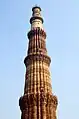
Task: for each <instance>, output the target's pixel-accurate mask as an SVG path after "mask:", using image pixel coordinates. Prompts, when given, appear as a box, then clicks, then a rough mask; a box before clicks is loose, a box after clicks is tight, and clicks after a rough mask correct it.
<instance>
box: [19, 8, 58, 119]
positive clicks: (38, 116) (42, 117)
mask: <svg viewBox="0 0 79 119" xmlns="http://www.w3.org/2000/svg"><path fill="white" fill-rule="evenodd" d="M32 11H33V14H32V17H31V19H30V24H31V30H30V31H29V32H28V39H29V44H28V52H27V56H26V57H25V59H24V64H25V66H26V73H25V87H24V95H23V96H22V97H21V98H20V99H19V106H20V109H21V119H56V108H57V104H58V101H57V97H56V96H54V95H53V93H52V86H51V77H50V71H49V66H50V62H51V59H50V57H49V56H48V55H47V49H46V32H45V31H44V28H43V18H42V16H41V8H40V7H38V6H35V7H33V8H32Z"/></svg>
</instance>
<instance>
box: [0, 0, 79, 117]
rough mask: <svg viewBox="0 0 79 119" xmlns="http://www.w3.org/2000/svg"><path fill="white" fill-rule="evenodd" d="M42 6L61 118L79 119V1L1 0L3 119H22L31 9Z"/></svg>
mask: <svg viewBox="0 0 79 119" xmlns="http://www.w3.org/2000/svg"><path fill="white" fill-rule="evenodd" d="M36 4H38V5H39V6H40V7H41V8H42V15H43V17H44V28H45V31H46V32H47V49H48V54H49V56H50V57H51V59H52V62H51V68H50V69H51V79H52V87H53V93H55V94H56V95H57V97H58V103H59V104H58V108H57V118H58V119H79V0H0V119H20V109H19V103H18V102H19V97H20V96H21V95H22V94H23V88H24V74H25V66H24V63H23V60H24V57H25V56H26V52H27V46H28V39H27V37H26V36H27V32H28V31H29V29H30V24H29V19H30V17H31V13H32V12H31V8H32V7H33V6H34V5H36Z"/></svg>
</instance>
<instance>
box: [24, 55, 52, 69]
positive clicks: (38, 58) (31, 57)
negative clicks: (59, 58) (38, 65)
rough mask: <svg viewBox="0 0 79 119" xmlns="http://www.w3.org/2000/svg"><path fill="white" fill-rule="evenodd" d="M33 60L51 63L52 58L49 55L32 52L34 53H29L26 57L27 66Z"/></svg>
mask: <svg viewBox="0 0 79 119" xmlns="http://www.w3.org/2000/svg"><path fill="white" fill-rule="evenodd" d="M32 61H43V62H45V63H47V64H48V65H50V62H51V59H50V57H48V56H47V55H43V54H32V55H28V56H27V57H26V58H25V59H24V64H25V65H26V67H27V66H28V65H29V64H31V63H32Z"/></svg>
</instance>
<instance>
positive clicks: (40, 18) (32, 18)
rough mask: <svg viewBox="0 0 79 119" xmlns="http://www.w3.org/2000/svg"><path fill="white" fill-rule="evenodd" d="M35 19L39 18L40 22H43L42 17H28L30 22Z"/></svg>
mask: <svg viewBox="0 0 79 119" xmlns="http://www.w3.org/2000/svg"><path fill="white" fill-rule="evenodd" d="M35 19H39V20H41V21H42V23H43V18H42V17H39V16H34V17H31V19H30V23H31V24H32V21H33V20H35Z"/></svg>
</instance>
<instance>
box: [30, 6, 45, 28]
mask: <svg viewBox="0 0 79 119" xmlns="http://www.w3.org/2000/svg"><path fill="white" fill-rule="evenodd" d="M32 12H33V13H32V17H31V19H30V23H31V29H34V28H37V27H39V28H41V29H43V18H42V16H41V8H40V7H38V6H34V7H33V8H32Z"/></svg>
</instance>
